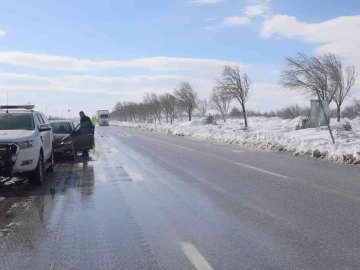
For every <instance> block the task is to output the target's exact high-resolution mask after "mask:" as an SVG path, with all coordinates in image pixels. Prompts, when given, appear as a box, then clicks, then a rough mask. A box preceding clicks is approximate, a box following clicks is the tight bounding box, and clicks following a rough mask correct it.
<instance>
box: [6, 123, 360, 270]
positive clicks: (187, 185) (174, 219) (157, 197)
mask: <svg viewBox="0 0 360 270" xmlns="http://www.w3.org/2000/svg"><path fill="white" fill-rule="evenodd" d="M96 137H97V139H96V149H95V151H94V152H93V153H92V154H91V158H90V159H86V158H80V157H79V158H77V160H76V162H73V163H71V162H67V161H59V163H58V164H57V165H56V171H55V172H54V173H52V174H50V175H48V178H47V180H46V182H44V183H43V185H42V186H41V187H30V186H28V185H27V183H26V181H25V182H21V181H19V183H16V186H15V187H3V188H2V189H1V190H0V269H360V167H359V166H354V165H341V164H332V163H328V162H325V161H322V160H314V159H309V158H304V157H295V156H292V155H290V154H286V153H275V152H264V151H257V150H249V149H244V148H238V147H235V146H231V145H221V144H211V143H207V142H202V141H195V140H189V139H186V138H183V137H174V136H166V135H160V134H155V133H149V132H144V131H139V130H133V129H124V128H119V127H98V128H97V134H96Z"/></svg>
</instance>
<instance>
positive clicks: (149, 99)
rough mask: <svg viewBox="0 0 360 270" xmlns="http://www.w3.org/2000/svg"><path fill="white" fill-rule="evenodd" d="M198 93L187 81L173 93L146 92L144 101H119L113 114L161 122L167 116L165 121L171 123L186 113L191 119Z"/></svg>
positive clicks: (126, 118) (137, 119) (138, 119)
mask: <svg viewBox="0 0 360 270" xmlns="http://www.w3.org/2000/svg"><path fill="white" fill-rule="evenodd" d="M197 104H198V94H197V92H196V91H195V90H194V89H193V87H192V86H191V85H190V84H189V83H187V82H183V83H181V84H180V85H179V86H178V87H177V88H176V89H174V91H173V93H165V94H160V95H157V94H156V93H146V94H145V96H144V98H143V102H140V103H136V102H127V101H124V102H117V104H116V105H115V107H114V109H113V112H112V114H113V115H114V116H115V117H117V118H120V119H121V120H124V121H140V122H155V123H156V122H159V124H161V120H162V118H163V117H165V121H166V122H167V123H168V122H170V123H171V124H172V123H173V122H174V119H175V117H176V116H179V117H181V118H182V116H183V114H184V113H185V114H186V115H187V116H188V119H189V121H191V118H192V115H193V112H194V110H195V109H196V108H197Z"/></svg>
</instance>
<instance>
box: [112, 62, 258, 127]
mask: <svg viewBox="0 0 360 270" xmlns="http://www.w3.org/2000/svg"><path fill="white" fill-rule="evenodd" d="M250 87H251V80H250V78H249V76H248V75H247V74H241V73H240V69H239V67H236V66H234V67H232V66H224V69H223V73H222V77H221V79H218V80H217V81H216V85H215V86H214V87H213V90H212V93H211V96H210V98H209V101H208V100H207V99H206V98H205V99H199V98H198V94H197V92H196V91H195V90H194V88H193V86H192V85H191V84H190V83H188V82H183V83H181V84H180V85H179V86H178V87H177V88H175V89H174V91H173V92H172V93H165V94H160V95H157V94H156V93H146V94H145V96H144V99H143V102H140V103H135V102H118V103H117V104H116V106H115V107H114V109H113V115H114V116H115V117H118V118H121V119H122V120H124V121H141V122H149V121H151V122H158V123H160V124H161V119H162V118H163V117H165V121H166V122H167V123H168V122H170V123H171V124H172V123H173V122H174V119H175V117H176V116H178V117H180V118H181V120H182V116H183V114H186V115H187V117H188V120H189V121H191V119H192V116H193V114H194V112H195V110H197V111H198V112H199V114H200V116H201V117H203V116H205V115H206V113H207V111H208V109H212V110H215V111H217V112H219V113H220V114H221V116H222V118H223V120H224V121H226V119H227V116H228V112H229V109H230V104H231V102H232V101H233V100H237V101H238V102H239V104H240V105H241V108H242V111H243V115H244V119H245V126H246V127H247V117H246V107H245V104H246V102H247V100H248V99H249V96H250Z"/></svg>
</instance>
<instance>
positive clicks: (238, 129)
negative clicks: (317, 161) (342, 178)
mask: <svg viewBox="0 0 360 270" xmlns="http://www.w3.org/2000/svg"><path fill="white" fill-rule="evenodd" d="M248 120H249V128H248V130H244V128H243V127H244V124H243V121H242V120H228V122H227V123H220V121H219V122H218V125H202V124H201V121H200V120H199V119H195V120H193V121H191V122H184V123H175V124H173V125H170V124H162V125H159V124H145V123H131V122H115V121H114V122H113V124H115V125H118V126H122V127H129V128H138V129H142V130H147V131H153V132H158V133H163V134H172V135H178V136H187V137H192V138H196V139H204V140H210V141H216V142H223V143H230V144H238V145H243V146H247V147H253V148H260V149H264V150H275V151H288V152H293V153H294V154H295V155H309V156H314V157H318V158H324V159H328V160H331V161H335V162H345V163H360V117H358V118H356V119H354V120H349V119H342V122H341V123H337V122H336V120H335V119H332V121H331V123H332V124H331V127H332V129H333V133H334V137H335V140H336V144H335V145H333V144H332V142H331V138H330V135H329V132H328V130H327V128H326V127H321V128H309V129H302V130H297V131H295V127H296V126H297V125H298V123H299V121H301V118H300V117H298V118H296V119H292V120H287V119H281V118H278V117H273V118H265V117H250V118H249V119H248ZM345 122H349V123H350V124H351V126H352V130H351V131H346V130H345V129H344V128H343V124H344V123H345Z"/></svg>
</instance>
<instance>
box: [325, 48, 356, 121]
mask: <svg viewBox="0 0 360 270" xmlns="http://www.w3.org/2000/svg"><path fill="white" fill-rule="evenodd" d="M323 61H324V63H325V65H326V68H327V72H328V74H329V76H330V81H331V82H330V85H331V88H333V89H334V93H335V94H334V101H335V103H336V107H337V119H338V122H340V118H341V106H342V104H343V103H344V101H345V100H346V99H347V98H348V97H349V96H350V90H351V88H352V87H353V86H354V84H355V81H356V77H357V76H358V73H357V71H356V68H355V66H354V65H348V66H347V67H346V68H345V70H343V63H342V61H341V59H340V57H339V56H337V55H335V54H332V53H327V54H325V55H324V56H323Z"/></svg>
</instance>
